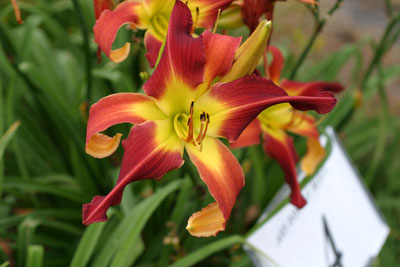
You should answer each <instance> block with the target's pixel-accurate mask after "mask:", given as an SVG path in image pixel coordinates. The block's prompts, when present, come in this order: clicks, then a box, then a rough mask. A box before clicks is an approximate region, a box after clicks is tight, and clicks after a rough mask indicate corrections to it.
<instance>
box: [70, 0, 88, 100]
mask: <svg viewBox="0 0 400 267" xmlns="http://www.w3.org/2000/svg"><path fill="white" fill-rule="evenodd" d="M72 3H73V4H74V8H75V11H76V14H77V16H78V21H79V26H80V28H81V32H82V37H83V50H84V52H85V61H86V68H85V72H86V80H87V87H86V99H85V100H86V103H87V104H88V105H89V104H90V96H91V90H92V60H91V56H90V49H89V37H88V31H87V29H86V23H85V18H84V17H83V13H82V9H81V7H80V6H79V3H78V0H72Z"/></svg>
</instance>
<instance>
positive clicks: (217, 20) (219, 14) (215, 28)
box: [212, 8, 221, 33]
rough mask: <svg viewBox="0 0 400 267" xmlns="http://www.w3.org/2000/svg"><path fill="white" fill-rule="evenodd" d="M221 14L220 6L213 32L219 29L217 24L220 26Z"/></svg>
mask: <svg viewBox="0 0 400 267" xmlns="http://www.w3.org/2000/svg"><path fill="white" fill-rule="evenodd" d="M220 16H221V9H220V8H218V15H217V19H216V20H215V24H214V29H213V31H212V33H215V32H216V31H217V26H218V22H219V17H220Z"/></svg>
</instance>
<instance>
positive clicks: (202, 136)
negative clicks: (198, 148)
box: [197, 113, 210, 144]
mask: <svg viewBox="0 0 400 267" xmlns="http://www.w3.org/2000/svg"><path fill="white" fill-rule="evenodd" d="M205 115H206V116H205V117H206V118H207V119H206V127H205V128H204V131H203V132H201V131H200V133H199V136H198V137H197V139H198V142H199V143H200V144H201V143H202V142H203V140H204V138H205V137H206V133H207V130H208V124H209V123H210V116H209V115H208V113H206V114H205ZM203 124H204V121H203V122H202V125H201V126H202V128H203Z"/></svg>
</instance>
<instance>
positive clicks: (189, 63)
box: [82, 1, 336, 236]
mask: <svg viewBox="0 0 400 267" xmlns="http://www.w3.org/2000/svg"><path fill="white" fill-rule="evenodd" d="M261 27H262V28H263V29H264V30H263V31H256V32H257V33H258V34H259V37H260V38H264V39H267V38H268V34H265V33H268V32H269V27H270V26H269V24H268V23H263V24H261ZM191 33H192V17H191V12H190V9H189V8H188V7H187V6H186V5H185V4H183V3H182V2H181V1H177V2H176V4H175V6H174V8H173V11H172V14H171V19H170V22H169V28H168V34H167V38H166V45H165V49H164V50H163V52H162V56H161V59H160V62H159V64H158V65H157V67H156V69H155V71H154V73H153V75H152V76H151V77H150V79H149V80H148V81H147V82H146V83H145V84H144V86H143V89H144V91H145V93H146V94H139V93H119V94H114V95H110V96H107V97H104V98H102V99H100V100H99V101H98V102H97V103H96V104H94V105H93V106H92V107H91V109H90V113H89V120H88V126H87V135H86V152H87V153H88V154H90V155H92V156H94V157H97V158H103V157H106V156H109V155H110V154H112V153H113V152H114V151H115V150H116V149H117V147H118V145H119V142H120V138H121V134H117V135H115V136H114V137H108V136H106V135H104V134H102V133H100V132H102V131H104V130H106V129H107V128H108V127H110V126H112V125H114V124H117V123H126V122H128V123H132V124H135V126H133V127H132V128H131V131H130V134H129V136H128V138H127V139H126V140H124V141H123V142H122V144H123V147H124V156H123V159H122V164H121V170H120V173H119V177H118V181H117V184H116V185H115V187H114V188H113V189H112V190H111V192H110V193H109V194H108V195H107V196H96V197H94V198H93V199H92V202H91V203H88V204H85V205H84V206H83V210H82V222H83V223H84V224H90V223H94V222H100V221H105V220H107V216H106V212H107V210H108V208H109V207H110V206H113V205H117V204H119V203H120V202H121V197H122V193H123V189H124V187H125V186H126V185H127V184H129V183H131V182H133V181H138V180H144V179H160V178H161V177H162V176H163V175H164V174H165V173H166V172H168V171H170V170H172V169H175V168H179V167H180V166H182V164H183V159H182V154H183V152H184V150H186V151H187V153H188V155H189V158H190V160H191V161H192V162H193V164H194V165H195V166H196V167H197V169H198V171H199V174H200V178H201V179H202V180H203V181H204V182H205V184H206V185H207V187H208V189H209V191H210V193H211V195H212V196H213V198H214V199H215V201H216V202H214V203H211V204H209V205H208V206H207V207H205V208H203V209H202V210H201V211H199V212H196V213H194V214H193V215H192V216H191V217H190V219H189V221H188V225H187V229H188V231H189V232H190V233H191V234H192V235H194V236H211V235H216V234H217V233H218V232H219V231H223V230H224V229H225V225H226V223H227V221H228V218H229V216H230V213H231V210H232V207H233V205H234V203H235V200H236V197H237V194H238V193H239V191H240V190H241V188H242V187H243V185H244V175H243V172H242V169H241V167H240V164H239V163H238V161H237V160H236V158H235V157H234V156H233V154H232V153H231V152H230V151H229V149H228V148H227V147H226V146H225V145H224V144H223V143H222V142H221V141H220V140H219V139H218V138H219V137H224V138H227V139H228V140H229V141H235V140H236V139H237V138H238V136H239V135H240V133H241V132H242V130H243V129H244V128H245V127H246V126H247V125H248V124H249V123H250V122H251V121H252V120H253V119H255V118H256V117H257V115H258V114H259V113H260V112H261V111H263V110H264V109H266V108H267V107H270V106H272V105H274V104H277V103H282V102H288V101H290V103H292V104H293V105H295V106H297V107H298V108H300V109H302V110H308V109H314V110H316V111H317V112H320V113H325V112H328V111H330V110H331V109H332V108H333V107H334V106H335V104H336V99H335V98H334V96H333V95H332V94H326V95H323V96H321V97H303V96H300V97H298V96H288V95H287V94H286V93H285V91H283V90H282V89H281V88H279V87H278V86H276V85H275V84H273V83H272V81H270V80H266V79H264V78H261V77H257V76H254V75H253V76H245V75H242V76H240V73H241V72H240V71H239V70H238V69H237V68H236V71H234V72H233V73H236V74H237V75H239V76H240V77H234V75H233V74H232V73H231V72H230V71H231V69H234V67H232V65H235V64H238V65H237V66H241V67H242V68H243V69H248V66H246V64H244V61H242V60H240V59H241V58H242V57H243V56H242V55H244V56H245V55H246V51H243V49H240V48H239V49H238V46H239V44H240V41H241V38H235V37H231V36H224V35H219V34H214V33H211V32H209V31H205V32H203V33H202V34H201V35H200V36H199V37H197V38H193V37H192V36H191ZM249 39H250V38H249ZM254 39H257V38H251V39H250V42H254ZM255 43H257V42H255ZM245 49H246V50H247V51H249V50H251V49H253V47H252V46H251V45H248V46H246V48H245ZM263 50H264V47H263V48H262V50H261V53H255V54H262V51H263ZM238 51H239V52H240V53H239V52H238ZM249 52H251V51H249ZM238 54H239V55H238ZM249 54H252V53H249ZM234 59H235V60H236V61H235V62H234ZM258 59H259V58H254V60H255V61H258ZM248 71H250V70H248ZM227 73H231V78H230V79H235V80H233V81H228V82H217V83H215V81H216V80H219V79H221V77H224V76H225V75H226V74H227ZM232 75H233V76H232ZM243 76H244V77H243Z"/></svg>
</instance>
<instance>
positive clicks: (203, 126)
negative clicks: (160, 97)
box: [174, 101, 210, 151]
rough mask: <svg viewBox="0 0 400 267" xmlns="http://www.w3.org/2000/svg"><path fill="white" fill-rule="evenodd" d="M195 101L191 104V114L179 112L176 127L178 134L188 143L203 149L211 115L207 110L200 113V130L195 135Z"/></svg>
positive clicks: (175, 121)
mask: <svg viewBox="0 0 400 267" xmlns="http://www.w3.org/2000/svg"><path fill="white" fill-rule="evenodd" d="M193 110H194V102H193V101H192V103H191V104H190V113H189V116H188V115H186V114H185V113H178V114H176V115H175V117H174V128H175V132H176V134H177V135H178V136H179V138H181V139H182V140H183V141H185V142H186V143H191V144H193V145H195V146H196V147H198V148H199V150H200V151H201V143H202V142H203V140H204V138H205V137H206V133H207V129H208V124H209V123H210V115H209V114H208V113H206V112H204V111H203V112H202V113H200V116H199V119H200V130H199V131H198V133H197V136H195V131H194V126H193V125H194V116H193Z"/></svg>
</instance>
